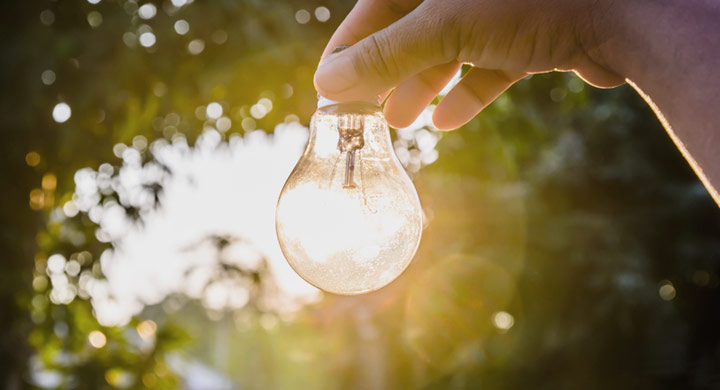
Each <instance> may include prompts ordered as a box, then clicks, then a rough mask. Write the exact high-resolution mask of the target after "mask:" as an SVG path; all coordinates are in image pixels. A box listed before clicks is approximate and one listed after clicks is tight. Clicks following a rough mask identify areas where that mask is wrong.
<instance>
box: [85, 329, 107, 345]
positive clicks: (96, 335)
mask: <svg viewBox="0 0 720 390" xmlns="http://www.w3.org/2000/svg"><path fill="white" fill-rule="evenodd" d="M88 342H90V345H92V346H93V348H98V349H99V348H102V347H104V346H105V344H106V343H107V337H105V334H104V333H103V332H101V331H99V330H93V331H92V332H90V334H88Z"/></svg>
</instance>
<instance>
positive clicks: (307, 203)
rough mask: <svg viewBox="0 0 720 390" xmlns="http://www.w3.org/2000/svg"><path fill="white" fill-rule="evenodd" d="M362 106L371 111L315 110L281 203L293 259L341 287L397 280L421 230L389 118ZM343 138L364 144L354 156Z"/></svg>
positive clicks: (320, 280)
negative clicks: (344, 148) (395, 150)
mask: <svg viewBox="0 0 720 390" xmlns="http://www.w3.org/2000/svg"><path fill="white" fill-rule="evenodd" d="M350 108H351V107H348V110H349V109H350ZM358 109H359V110H366V111H361V113H355V112H353V111H349V112H352V113H347V112H344V111H343V112H338V113H335V112H325V111H323V110H318V112H317V113H316V114H315V116H314V118H313V122H312V123H313V124H312V125H311V134H310V141H309V147H308V148H307V150H306V151H305V153H304V154H303V156H302V157H301V158H300V161H299V162H298V164H297V166H296V167H295V170H294V171H293V173H292V174H291V175H290V177H289V178H288V181H287V183H286V184H285V188H284V189H283V192H282V194H281V195H280V199H279V201H278V206H277V215H276V225H277V232H278V240H279V241H280V245H281V247H282V249H283V253H284V254H285V257H286V258H287V260H288V262H289V263H290V265H291V266H292V267H293V269H295V271H297V272H298V274H300V276H302V277H303V278H305V280H307V281H308V282H310V283H312V284H313V285H315V286H317V287H319V288H322V289H324V290H326V291H330V292H333V293H336V294H348V295H349V294H360V293H364V292H369V291H373V290H377V289H379V288H381V287H383V286H385V285H387V284H388V283H390V282H391V281H393V280H394V279H395V278H397V277H398V276H399V275H400V274H401V273H402V272H403V270H405V268H406V267H407V266H408V264H409V263H410V261H411V260H412V257H413V255H414V254H415V250H416V249H417V245H418V243H419V240H420V234H421V230H422V211H421V209H420V203H419V200H418V198H417V194H416V192H415V188H414V187H413V184H412V182H411V181H410V179H409V178H408V176H407V174H406V173H405V171H404V170H403V168H402V167H401V166H400V164H399V163H398V162H397V160H396V159H395V158H394V156H393V155H392V153H393V152H392V149H391V147H390V137H389V133H388V129H387V124H386V122H385V119H384V118H382V116H381V114H380V113H379V111H375V109H374V108H372V106H369V105H365V106H361V107H358ZM343 129H345V130H343ZM358 129H360V130H361V131H360V133H359V136H358V135H357V134H358V133H357V131H358ZM341 131H346V132H350V133H347V134H351V133H352V134H356V135H353V136H349V135H345V136H342V137H341V136H340V135H339V134H340V133H341ZM343 137H345V138H343ZM348 137H350V138H348ZM361 139H362V140H364V141H360V140H361ZM338 140H339V141H340V143H338ZM343 142H344V143H347V145H355V144H357V145H360V144H362V145H361V146H359V147H358V148H357V149H356V150H355V152H353V153H355V154H354V155H353V156H354V157H352V156H351V154H350V152H348V151H341V150H340V146H339V145H340V144H341V143H343ZM348 147H349V146H348ZM348 159H353V160H352V161H354V162H352V163H348V161H349V160H348ZM350 167H352V168H350ZM350 169H351V170H352V173H348V172H349V170H350ZM348 183H350V184H348Z"/></svg>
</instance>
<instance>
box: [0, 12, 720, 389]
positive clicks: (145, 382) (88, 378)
mask: <svg viewBox="0 0 720 390" xmlns="http://www.w3.org/2000/svg"><path fill="white" fill-rule="evenodd" d="M181 3H184V2H182V1H172V2H170V1H164V2H140V3H136V2H134V1H128V0H115V1H112V0H103V1H100V2H98V3H97V4H91V3H89V2H88V3H86V2H54V1H41V2H25V3H22V4H11V5H10V4H9V5H6V6H5V7H8V9H7V10H3V11H4V12H3V15H4V19H6V20H4V22H3V23H2V27H0V28H2V32H3V42H2V46H0V49H1V50H3V60H2V61H1V62H0V63H1V66H2V72H0V74H1V76H0V77H2V78H3V79H2V80H3V85H5V86H10V87H9V88H4V89H3V93H2V94H0V96H2V98H1V99H2V101H1V103H2V104H0V110H2V118H3V120H4V124H3V127H4V129H5V130H6V131H5V132H4V134H5V137H6V139H5V142H3V144H2V154H3V156H5V158H6V163H5V165H4V167H3V169H2V170H0V172H1V173H0V175H1V176H0V179H1V180H2V181H3V183H6V185H5V186H4V187H5V188H4V191H3V202H2V204H1V205H0V212H1V213H2V217H3V220H4V221H9V222H7V223H5V224H4V225H3V227H2V228H1V229H2V235H1V237H2V243H3V253H4V254H5V256H4V257H5V261H4V262H3V272H1V273H0V318H1V319H2V321H0V348H2V350H3V352H4V353H3V354H2V355H0V373H1V374H0V386H2V387H3V388H9V389H16V388H25V387H28V388H29V387H32V386H35V385H37V382H38V375H45V379H47V378H50V380H49V381H48V382H47V383H52V382H53V381H55V382H56V383H54V385H56V386H55V387H57V388H78V389H101V388H110V387H118V388H128V387H129V388H144V387H148V388H150V387H152V388H168V389H171V388H178V387H182V386H185V387H188V386H189V385H188V383H184V382H183V380H184V379H183V377H182V375H183V374H185V373H183V372H175V370H176V368H177V367H179V366H178V365H177V364H176V365H174V366H173V364H171V363H172V361H173V359H174V358H175V357H177V356H191V355H192V356H194V357H196V358H197V359H199V360H201V361H203V362H204V363H205V364H206V365H208V366H211V367H213V368H214V369H216V370H218V371H220V372H222V373H224V374H225V375H226V376H228V377H230V378H231V379H232V383H233V384H234V385H236V386H239V387H248V388H263V389H265V388H266V389H283V388H388V389H399V388H427V389H434V388H438V389H440V388H456V389H462V388H467V389H472V388H478V387H480V386H486V387H489V388H530V387H533V388H535V387H542V388H601V387H610V388H633V389H637V388H648V389H651V388H652V389H654V388H690V387H695V388H714V387H717V386H720V376H718V372H720V355H718V351H719V350H720V349H719V347H718V346H720V338H719V337H720V336H719V334H718V332H717V329H718V328H719V327H720V317H719V316H718V314H717V311H716V310H714V307H715V305H716V304H717V302H718V300H719V299H720V296H719V295H720V289H718V284H719V281H718V272H720V241H719V239H718V237H719V235H718V233H719V232H720V218H718V217H720V213H719V212H718V210H717V207H716V205H715V204H714V203H713V202H712V200H711V199H710V197H709V196H708V195H707V193H706V192H705V190H704V189H703V188H702V186H701V184H700V183H699V182H698V180H697V178H696V177H695V176H694V174H693V172H692V171H691V170H690V169H689V167H688V166H687V164H686V163H685V161H684V160H683V159H682V156H681V155H680V153H679V152H678V151H677V150H676V149H675V148H674V146H673V145H672V143H671V142H670V140H669V138H668V137H667V135H666V134H665V133H664V131H663V130H662V128H661V126H660V125H659V123H658V122H657V120H656V119H655V118H654V116H653V115H652V113H651V112H650V111H649V109H648V108H647V107H646V106H645V104H644V103H643V102H642V100H641V99H640V98H639V97H638V96H636V95H635V93H634V92H633V91H632V90H631V89H630V88H629V87H621V88H618V89H615V90H610V91H601V90H596V89H593V88H591V87H588V86H584V85H583V84H582V82H581V81H580V80H579V79H578V78H577V77H575V76H573V75H569V74H552V75H536V76H533V77H531V78H528V79H526V80H523V81H521V82H520V83H518V84H517V85H516V86H515V87H513V88H512V89H511V90H510V91H509V93H507V94H506V95H504V96H503V97H501V98H500V99H499V100H498V101H497V102H495V103H494V104H493V105H491V106H490V107H488V108H487V109H486V110H485V111H484V112H483V113H482V114H481V115H479V116H478V117H477V118H476V119H474V120H473V121H472V122H470V123H469V124H468V125H466V126H465V127H464V128H463V129H460V130H458V131H455V132H452V133H446V134H442V135H438V137H440V138H441V140H440V142H439V144H438V147H437V148H438V151H439V156H440V158H439V160H438V161H437V162H435V163H434V164H432V165H430V166H429V167H426V168H423V170H421V171H420V172H419V173H418V174H416V175H415V177H414V178H415V180H416V183H417V185H418V188H419V191H420V195H421V199H422V201H423V205H424V207H425V209H426V213H427V215H428V219H429V224H428V228H427V230H426V231H425V232H424V239H423V243H422V245H421V248H420V251H419V253H418V255H417V258H416V260H415V261H414V263H413V265H412V266H411V268H410V269H409V270H408V271H407V272H406V274H405V275H404V276H403V277H401V279H399V280H398V281H397V282H395V283H393V284H392V285H391V286H389V287H387V288H385V289H383V290H381V291H378V292H376V293H372V294H369V295H366V296H361V297H355V298H344V297H330V296H327V297H325V298H324V299H323V300H322V301H321V302H318V303H316V304H313V305H309V306H307V307H306V308H304V309H303V310H301V311H299V312H297V313H295V314H293V315H290V316H285V315H283V314H281V313H276V312H274V311H273V310H269V309H268V308H267V307H266V306H264V305H262V304H254V305H250V308H249V309H244V310H241V311H237V312H228V313H220V314H219V315H218V316H217V317H213V314H212V313H210V315H208V313H206V311H205V310H203V308H202V306H201V305H200V304H199V302H195V301H192V300H190V301H188V298H187V297H182V296H173V297H170V298H168V300H166V302H165V303H163V304H159V305H156V306H151V307H147V308H146V309H145V310H144V311H143V313H142V314H141V315H140V316H138V317H137V318H134V319H133V320H132V321H131V322H130V323H128V324H126V325H124V326H114V327H106V326H102V325H101V324H100V323H99V322H98V320H97V319H96V317H95V315H94V313H93V308H92V306H91V304H90V302H89V301H88V295H87V293H86V292H84V288H83V285H84V284H83V283H87V282H88V280H90V279H92V280H102V278H103V273H102V266H101V259H102V254H103V252H104V251H105V250H107V249H108V248H111V247H112V243H111V242H110V241H109V240H108V239H107V238H104V237H102V235H100V236H99V235H98V234H97V231H98V225H97V221H94V220H93V218H92V216H91V213H90V210H89V209H85V210H79V212H78V210H75V211H73V210H70V211H67V210H63V206H64V205H66V204H68V201H71V200H73V193H74V191H75V181H74V177H75V174H76V172H77V171H78V170H80V169H83V168H87V167H90V168H91V169H92V170H93V171H97V172H106V173H107V176H108V180H113V179H114V178H116V177H117V176H118V175H119V172H120V169H121V168H122V166H123V164H124V160H119V159H118V158H119V157H122V155H123V150H124V149H123V148H125V149H127V148H135V149H137V150H140V151H141V152H142V153H139V154H138V155H139V156H140V157H139V158H140V164H141V165H142V166H143V167H150V166H153V165H155V166H159V167H161V168H162V161H160V160H159V159H158V158H156V156H155V155H154V153H153V150H152V149H151V148H149V147H148V145H149V144H150V143H152V142H153V141H155V140H158V139H165V140H167V142H176V140H179V139H187V142H188V143H189V144H190V145H192V144H193V143H194V142H195V140H196V138H197V137H198V136H199V135H200V134H201V133H202V131H203V129H204V128H206V127H211V126H216V125H217V124H216V123H215V121H214V120H212V121H211V120H210V119H211V118H208V117H207V115H206V109H207V104H208V103H209V102H219V103H220V104H221V105H222V107H225V108H226V110H225V112H224V114H225V116H226V117H227V119H229V120H230V122H231V124H232V126H231V127H230V128H229V129H226V131H225V132H222V134H223V142H226V141H227V140H228V139H229V138H230V137H231V135H232V134H238V135H245V134H247V133H250V132H252V131H253V130H255V129H265V130H271V129H272V128H274V127H275V125H276V124H278V123H282V122H285V121H286V120H287V121H292V120H294V118H300V120H301V121H302V122H304V123H306V122H307V119H308V118H309V116H310V115H311V114H312V112H313V110H314V107H315V101H316V99H315V92H314V89H313V87H312V74H313V71H314V68H315V64H316V62H317V56H318V53H320V52H321V50H322V47H323V46H324V44H325V42H326V40H327V39H328V37H329V36H330V34H331V33H332V31H333V28H334V27H335V26H336V25H337V24H338V23H339V22H340V21H341V19H342V16H343V15H345V14H346V13H347V11H348V10H349V7H350V4H347V3H346V2H341V1H323V2H317V1H300V2H298V1H272V2H270V1H252V0H247V1H230V0H217V1H195V2H192V3H189V4H185V5H182V6H179V7H176V6H174V5H173V4H181ZM144 4H154V5H155V6H156V7H155V8H156V15H155V16H154V17H152V18H149V19H143V18H141V17H140V16H139V14H138V9H139V6H142V5H144ZM320 6H324V7H327V8H328V9H329V10H330V11H331V17H330V19H329V21H327V22H320V21H319V20H318V18H317V17H316V18H312V13H313V10H315V9H316V8H317V7H320ZM301 9H306V10H309V12H310V21H309V22H308V23H302V24H301V23H299V22H298V21H297V20H296V12H297V11H298V10H301ZM98 15H100V19H98ZM298 19H300V20H302V18H298ZM178 20H184V21H186V22H187V23H188V25H189V26H190V28H189V31H188V32H187V33H186V34H184V35H183V34H178V33H177V32H176V27H175V26H176V22H177V21H178ZM144 33H152V34H153V37H154V38H155V42H154V43H153V44H152V45H149V47H144V46H143V45H142V44H141V40H140V39H141V36H142V35H143V34H144ZM146 37H147V36H146ZM200 47H202V50H200ZM193 52H196V54H193ZM46 70H52V71H53V74H54V76H53V81H52V82H49V80H50V79H49V78H46V77H49V76H47V74H45V76H42V77H41V75H43V72H45V71H46ZM46 84H49V85H46ZM261 99H267V100H269V101H271V102H272V109H271V110H266V112H263V114H262V115H253V114H252V113H251V110H252V109H253V107H254V106H256V105H257V104H260V103H259V102H260V100H261ZM60 102H66V103H67V104H69V106H70V107H71V109H72V115H71V117H70V119H69V120H68V121H66V122H63V123H57V122H56V121H54V120H53V116H52V111H53V107H55V105H56V104H57V103H60ZM293 115H294V116H295V117H293ZM118 145H122V146H118ZM258 169H262V167H258ZM103 170H104V171H103ZM164 172H165V174H167V175H171V174H172V172H171V171H170V170H167V169H165V170H164ZM108 188H109V189H108V190H107V191H101V198H100V199H98V200H97V202H98V203H99V204H103V203H106V202H110V201H113V202H115V203H116V204H119V205H121V206H122V207H123V209H124V212H125V214H126V215H127V216H128V217H129V218H131V219H132V220H134V221H135V222H136V223H138V224H142V220H143V216H144V215H146V213H147V212H149V210H151V209H154V208H156V207H162V204H160V203H158V199H159V198H160V194H161V193H162V190H163V186H162V180H159V181H156V182H148V183H146V185H145V186H144V187H143V189H142V191H147V192H148V193H149V194H150V195H151V198H152V202H150V203H142V204H141V203H136V202H134V201H131V200H129V199H130V198H128V197H126V196H125V195H124V194H122V193H119V192H118V190H117V188H115V187H112V186H108ZM207 239H208V240H210V241H211V242H212V243H213V245H215V246H216V247H217V248H218V258H219V261H218V267H219V269H220V271H222V272H220V271H219V272H220V273H219V274H218V275H219V276H218V277H225V276H227V275H230V277H231V278H235V279H237V280H242V281H244V282H243V283H245V282H247V281H248V280H249V281H250V282H248V283H250V284H252V285H256V286H266V287H267V286H268V285H267V284H263V283H265V282H263V281H265V280H267V275H266V270H263V269H262V268H261V270H260V271H257V270H246V269H242V268H235V267H233V266H231V265H228V264H225V263H223V262H222V261H221V260H222V259H220V253H221V252H222V249H223V248H224V247H225V246H227V245H228V243H229V242H231V241H233V240H236V239H241V238H239V237H224V236H214V237H208V238H207ZM58 254H59V255H62V262H60V260H58V259H60V258H59V257H55V258H54V259H55V260H52V261H51V260H50V259H51V256H52V255H58ZM53 262H55V263H57V264H60V263H62V265H61V267H65V268H62V269H59V272H54V271H52V267H53V266H51V265H50V263H53ZM70 262H74V263H73V264H77V267H78V268H77V270H73V271H72V272H70V271H67V269H68V268H67V264H70ZM48 267H50V269H49V268H48ZM73 267H74V266H73ZM60 274H62V275H63V276H62V277H60V276H58V275H60ZM83 275H84V276H83ZM83 278H85V279H84V282H83V281H81V279H83ZM62 283H66V284H67V285H68V286H72V288H69V290H68V291H70V290H72V294H71V295H72V296H66V297H62V296H53V295H52V291H53V287H55V286H58V285H60V284H62ZM258 288H259V290H258V291H259V292H258V293H257V295H256V296H254V298H253V299H252V302H253V303H258V302H261V301H262V296H263V293H262V291H263V290H262V289H261V288H260V287H258ZM263 288H265V287H263ZM267 288H270V289H272V286H270V287H267ZM177 302H180V304H176V303H177ZM170 306H171V307H173V309H172V310H166V309H167V307H170ZM216 314H217V313H216ZM208 317H210V318H208ZM150 319H152V320H150ZM93 332H101V333H100V334H102V337H104V340H105V341H103V342H102V343H101V344H102V346H100V347H97V346H98V345H100V344H98V340H95V339H93V338H92V337H93V335H95V336H97V337H100V336H98V333H93ZM93 343H95V344H94V345H93ZM174 367H175V368H174Z"/></svg>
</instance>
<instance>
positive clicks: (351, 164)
mask: <svg viewBox="0 0 720 390" xmlns="http://www.w3.org/2000/svg"><path fill="white" fill-rule="evenodd" d="M338 132H339V134H340V138H339V139H338V149H340V151H341V152H346V153H347V157H346V160H345V182H344V184H343V187H345V188H355V187H356V185H355V182H354V181H353V174H354V171H355V152H356V151H357V150H359V149H362V147H363V146H365V137H363V118H362V116H360V115H345V116H342V117H340V118H338Z"/></svg>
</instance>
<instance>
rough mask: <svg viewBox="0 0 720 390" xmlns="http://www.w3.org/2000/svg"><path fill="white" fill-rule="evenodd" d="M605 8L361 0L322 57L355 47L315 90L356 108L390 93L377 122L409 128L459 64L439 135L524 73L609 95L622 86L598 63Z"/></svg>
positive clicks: (437, 119) (562, 1)
mask: <svg viewBox="0 0 720 390" xmlns="http://www.w3.org/2000/svg"><path fill="white" fill-rule="evenodd" d="M609 10H610V7H609V4H608V1H604V0H548V1H527V0H526V1H522V0H425V1H422V0H359V1H358V3H357V4H356V5H355V7H354V8H353V10H352V11H351V12H350V14H349V15H348V16H347V17H346V18H345V20H344V21H343V22H342V24H341V25H340V27H339V28H338V29H337V31H336V32H335V34H334V35H333V37H332V38H331V39H330V42H329V43H328V45H327V48H326V49H325V52H324V53H323V58H324V57H326V56H327V55H328V54H329V53H330V52H331V51H332V49H333V48H334V47H336V46H339V45H343V44H346V45H353V46H352V47H350V48H348V49H347V50H344V51H342V52H341V53H338V54H335V55H333V57H332V58H330V59H328V60H327V61H324V62H323V63H322V65H321V66H319V68H318V70H317V72H316V73H315V87H316V89H317V90H318V92H319V93H320V94H321V95H323V96H325V97H327V98H330V99H333V100H338V101H351V100H363V99H367V98H368V97H371V96H376V95H382V96H383V97H384V96H387V93H389V91H390V90H391V89H393V88H394V90H393V92H392V95H390V98H388V100H387V102H386V105H385V116H386V118H387V120H388V122H389V123H390V124H391V125H392V126H395V127H406V126H409V125H410V124H411V123H412V122H413V121H414V120H415V118H417V116H418V115H419V114H420V113H421V112H422V110H423V109H424V108H425V107H426V106H427V105H428V104H430V102H432V100H433V99H434V98H435V97H436V96H437V94H438V93H439V92H440V91H441V90H442V89H443V88H444V87H445V85H447V83H448V82H449V81H450V80H451V79H452V77H453V76H454V75H455V74H456V73H457V71H458V69H459V68H460V66H461V65H462V64H463V63H468V64H471V65H472V66H473V67H472V69H471V70H470V71H469V72H467V74H466V75H465V76H464V77H463V78H462V80H461V81H460V82H459V83H458V84H457V85H456V86H455V87H454V88H453V89H452V90H451V91H450V92H449V93H448V94H447V95H446V96H445V97H444V98H443V99H442V100H441V101H440V103H439V104H438V105H437V107H436V108H435V111H434V113H433V122H434V124H435V126H436V127H437V128H439V129H454V128H457V127H460V126H462V125H463V124H465V123H467V122H468V121H470V120H471V119H472V118H473V117H474V116H475V115H476V114H477V113H478V112H480V111H481V110H482V109H483V108H484V107H486V106H487V105H488V104H490V103H491V102H492V101H493V100H495V98H497V97H498V96H499V95H500V94H502V92H504V91H505V90H506V89H507V88H508V87H510V86H511V85H512V84H513V83H515V82H516V81H518V80H519V79H521V78H523V77H525V76H526V75H528V74H530V73H541V72H550V71H553V70H562V71H575V72H576V73H577V74H578V75H580V77H582V78H583V79H585V80H586V81H588V82H589V83H591V84H593V85H596V86H599V87H613V86H616V85H619V84H622V83H623V82H624V78H623V77H622V76H620V75H618V74H616V73H615V72H613V71H612V70H610V69H609V68H608V66H607V65H606V64H604V61H603V60H602V58H603V56H602V53H601V51H602V47H603V45H604V43H605V42H606V41H607V40H608V39H609V37H608V36H599V35H598V34H596V31H607V28H605V26H601V27H598V24H602V23H603V20H602V18H604V17H605V15H606V14H607V13H608V11H609Z"/></svg>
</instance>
